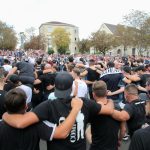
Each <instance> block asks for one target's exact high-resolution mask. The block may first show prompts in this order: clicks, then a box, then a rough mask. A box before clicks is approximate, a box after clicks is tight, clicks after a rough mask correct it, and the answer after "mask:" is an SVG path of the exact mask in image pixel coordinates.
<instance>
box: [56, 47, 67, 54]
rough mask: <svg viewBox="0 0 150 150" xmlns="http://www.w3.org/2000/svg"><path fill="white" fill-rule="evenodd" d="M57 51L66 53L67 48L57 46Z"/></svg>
mask: <svg viewBox="0 0 150 150" xmlns="http://www.w3.org/2000/svg"><path fill="white" fill-rule="evenodd" d="M57 51H58V53H59V54H66V52H67V49H66V47H59V48H58V49H57Z"/></svg>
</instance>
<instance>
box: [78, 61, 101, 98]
mask: <svg viewBox="0 0 150 150" xmlns="http://www.w3.org/2000/svg"><path fill="white" fill-rule="evenodd" d="M81 76H86V83H87V85H88V89H89V96H90V99H93V94H92V84H93V82H94V81H98V80H99V76H100V74H99V71H98V70H97V69H96V67H95V61H94V59H91V60H89V68H87V69H86V70H85V71H84V72H83V73H82V74H81Z"/></svg>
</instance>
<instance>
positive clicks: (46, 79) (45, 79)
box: [39, 73, 56, 93]
mask: <svg viewBox="0 0 150 150" xmlns="http://www.w3.org/2000/svg"><path fill="white" fill-rule="evenodd" d="M55 77H56V73H46V74H43V75H41V76H39V80H40V81H42V84H43V88H44V91H45V92H48V93H49V92H53V91H54V89H52V90H50V91H48V90H47V89H46V87H47V86H48V85H54V83H55Z"/></svg>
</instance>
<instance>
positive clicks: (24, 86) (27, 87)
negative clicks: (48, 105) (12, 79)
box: [17, 85, 32, 104]
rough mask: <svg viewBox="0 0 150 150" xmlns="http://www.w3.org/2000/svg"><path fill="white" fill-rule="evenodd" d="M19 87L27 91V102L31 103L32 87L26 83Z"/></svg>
mask: <svg viewBox="0 0 150 150" xmlns="http://www.w3.org/2000/svg"><path fill="white" fill-rule="evenodd" d="M17 88H20V89H22V90H23V91H24V92H25V93H26V96H27V99H26V103H27V104H28V103H30V102H31V99H32V89H31V88H30V87H29V86H26V85H20V86H18V87H17Z"/></svg>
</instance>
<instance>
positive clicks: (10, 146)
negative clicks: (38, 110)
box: [0, 121, 55, 150]
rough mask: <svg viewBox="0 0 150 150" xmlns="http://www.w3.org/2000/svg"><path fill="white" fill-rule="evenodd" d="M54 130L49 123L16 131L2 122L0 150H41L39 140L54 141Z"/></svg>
mask: <svg viewBox="0 0 150 150" xmlns="http://www.w3.org/2000/svg"><path fill="white" fill-rule="evenodd" d="M54 129H55V125H54V124H51V123H49V122H45V123H38V124H35V125H32V126H29V127H27V128H25V129H16V128H13V127H11V126H9V125H7V124H6V123H5V122H3V121H0V150H39V139H40V138H41V139H43V140H49V141H50V140H52V137H53V133H54Z"/></svg>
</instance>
